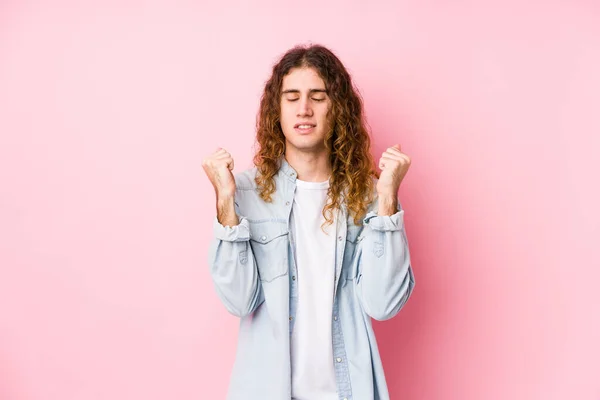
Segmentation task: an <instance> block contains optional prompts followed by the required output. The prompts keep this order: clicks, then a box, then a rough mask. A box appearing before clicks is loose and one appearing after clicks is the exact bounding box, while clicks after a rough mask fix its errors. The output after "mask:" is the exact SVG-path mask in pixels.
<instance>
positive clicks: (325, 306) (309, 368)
mask: <svg viewBox="0 0 600 400" xmlns="http://www.w3.org/2000/svg"><path fill="white" fill-rule="evenodd" d="M328 188H329V181H325V182H306V181H301V180H296V192H295V195H294V203H293V205H292V216H291V225H292V234H293V237H294V240H295V254H296V266H297V268H298V272H297V276H296V279H297V284H298V308H297V310H296V321H295V323H294V330H293V332H292V337H291V343H290V346H291V363H292V365H291V367H292V399H294V400H337V398H338V396H337V386H336V382H335V371H334V367H333V348H332V337H331V317H332V310H333V292H334V290H333V289H334V282H335V234H336V232H335V220H334V223H333V225H328V226H326V228H325V230H326V232H327V233H328V234H326V233H325V232H323V230H322V229H321V224H322V223H323V222H324V221H325V217H323V213H322V211H323V207H324V206H325V203H326V201H327V189H328ZM334 216H335V213H334Z"/></svg>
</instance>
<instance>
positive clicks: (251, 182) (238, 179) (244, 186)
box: [234, 167, 257, 190]
mask: <svg viewBox="0 0 600 400" xmlns="http://www.w3.org/2000/svg"><path fill="white" fill-rule="evenodd" d="M256 172H257V169H256V167H252V168H249V169H247V170H245V171H242V172H238V173H236V174H235V175H234V176H235V186H236V189H237V190H255V189H256V181H255V178H256Z"/></svg>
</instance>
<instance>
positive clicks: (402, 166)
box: [377, 144, 410, 197]
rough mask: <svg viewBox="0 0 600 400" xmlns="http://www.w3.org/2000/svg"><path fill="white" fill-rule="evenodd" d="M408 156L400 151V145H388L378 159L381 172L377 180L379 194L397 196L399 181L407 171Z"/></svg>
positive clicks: (408, 165)
mask: <svg viewBox="0 0 600 400" xmlns="http://www.w3.org/2000/svg"><path fill="white" fill-rule="evenodd" d="M409 167H410V158H409V157H408V156H407V155H406V154H404V153H402V152H401V151H400V145H399V144H396V145H394V146H392V147H388V149H387V150H386V151H384V152H383V154H382V155H381V158H380V159H379V168H380V169H381V174H380V176H379V181H378V182H377V192H378V193H379V196H381V197H384V196H387V197H390V196H397V194H398V189H399V188H400V183H401V182H402V180H403V179H404V176H405V175H406V173H407V172H408V168H409Z"/></svg>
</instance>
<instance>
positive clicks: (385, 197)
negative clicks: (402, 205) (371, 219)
mask: <svg viewBox="0 0 600 400" xmlns="http://www.w3.org/2000/svg"><path fill="white" fill-rule="evenodd" d="M378 204H379V207H378V211H377V215H380V216H381V215H394V214H395V213H396V211H398V210H397V209H398V196H397V195H395V194H391V193H385V194H379V202H378Z"/></svg>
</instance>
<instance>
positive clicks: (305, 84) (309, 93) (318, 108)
mask: <svg viewBox="0 0 600 400" xmlns="http://www.w3.org/2000/svg"><path fill="white" fill-rule="evenodd" d="M280 105H281V118H280V121H281V129H282V130H283V135H284V136H285V141H286V153H288V152H290V151H300V152H311V153H314V152H321V151H325V143H324V139H325V135H326V134H327V132H328V131H329V127H330V125H329V123H328V121H327V115H328V113H329V110H330V109H331V99H330V98H329V95H328V94H327V91H326V88H325V83H324V82H323V79H321V77H319V74H318V73H317V71H316V70H314V69H313V68H308V67H306V68H293V69H292V70H291V71H290V72H289V73H288V74H287V75H286V76H285V77H284V78H283V84H282V87H281V101H280Z"/></svg>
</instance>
